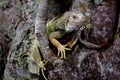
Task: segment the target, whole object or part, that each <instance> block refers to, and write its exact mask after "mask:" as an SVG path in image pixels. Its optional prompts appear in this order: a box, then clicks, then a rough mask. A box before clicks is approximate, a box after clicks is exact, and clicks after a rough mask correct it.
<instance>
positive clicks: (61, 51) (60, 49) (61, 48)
mask: <svg viewBox="0 0 120 80" xmlns="http://www.w3.org/2000/svg"><path fill="white" fill-rule="evenodd" d="M66 46H68V45H67V44H66V45H60V46H59V47H58V55H57V56H60V55H61V57H60V58H64V59H66V54H65V50H71V49H70V48H66Z"/></svg>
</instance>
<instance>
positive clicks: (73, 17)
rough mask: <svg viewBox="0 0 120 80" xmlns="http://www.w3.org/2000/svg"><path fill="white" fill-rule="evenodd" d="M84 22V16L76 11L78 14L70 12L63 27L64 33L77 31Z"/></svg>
mask: <svg viewBox="0 0 120 80" xmlns="http://www.w3.org/2000/svg"><path fill="white" fill-rule="evenodd" d="M85 21H86V16H85V15H84V14H83V13H82V12H80V11H78V12H74V11H73V12H70V14H69V18H68V22H67V24H66V26H65V30H66V32H68V33H69V32H72V31H77V30H79V28H80V27H81V26H82V25H83V24H84V22H85Z"/></svg>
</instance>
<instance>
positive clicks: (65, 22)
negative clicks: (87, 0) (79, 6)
mask: <svg viewBox="0 0 120 80" xmlns="http://www.w3.org/2000/svg"><path fill="white" fill-rule="evenodd" d="M85 20H86V17H85V16H84V15H83V14H82V13H81V12H66V13H65V14H63V15H61V16H58V17H55V18H53V19H52V20H51V21H49V22H48V23H47V25H46V32H47V35H48V39H49V40H50V42H51V43H52V44H53V45H54V46H55V47H56V48H57V49H58V56H61V58H64V59H66V55H65V50H71V49H70V48H72V47H73V45H74V44H75V43H76V42H77V39H78V38H77V39H72V41H69V42H68V43H67V44H66V45H62V44H61V43H60V42H59V41H58V40H57V39H58V38H61V37H62V36H63V35H66V33H70V32H73V31H78V30H79V27H80V26H81V25H83V23H84V22H85ZM66 46H69V47H70V48H66Z"/></svg>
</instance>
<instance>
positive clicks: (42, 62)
mask: <svg viewBox="0 0 120 80" xmlns="http://www.w3.org/2000/svg"><path fill="white" fill-rule="evenodd" d="M47 62H48V61H46V60H43V61H40V63H39V64H38V65H39V67H40V68H41V69H43V70H45V69H46V68H45V65H46V63H47Z"/></svg>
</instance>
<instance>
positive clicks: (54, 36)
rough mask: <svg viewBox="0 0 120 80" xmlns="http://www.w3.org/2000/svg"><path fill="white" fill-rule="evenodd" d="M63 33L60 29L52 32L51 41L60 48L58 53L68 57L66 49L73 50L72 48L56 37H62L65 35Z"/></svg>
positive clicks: (62, 56)
mask: <svg viewBox="0 0 120 80" xmlns="http://www.w3.org/2000/svg"><path fill="white" fill-rule="evenodd" d="M63 33H64V32H63ZM63 33H61V32H60V31H56V32H52V33H51V34H50V36H49V40H50V42H51V43H52V44H53V45H54V46H55V47H56V48H57V49H58V55H57V56H60V55H61V58H64V59H66V55H65V50H71V49H70V48H66V46H67V45H62V44H61V43H60V42H59V41H58V40H57V39H56V38H60V37H61V36H63Z"/></svg>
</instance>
